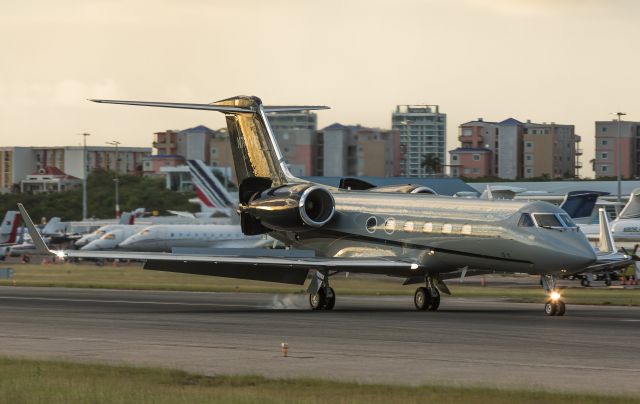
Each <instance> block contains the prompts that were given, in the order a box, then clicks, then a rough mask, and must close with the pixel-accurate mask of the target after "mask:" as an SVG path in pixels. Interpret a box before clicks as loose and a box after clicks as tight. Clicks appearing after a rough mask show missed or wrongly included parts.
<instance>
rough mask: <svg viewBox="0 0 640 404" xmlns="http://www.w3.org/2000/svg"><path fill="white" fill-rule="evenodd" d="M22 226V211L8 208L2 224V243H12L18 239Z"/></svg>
mask: <svg viewBox="0 0 640 404" xmlns="http://www.w3.org/2000/svg"><path fill="white" fill-rule="evenodd" d="M19 226H20V213H19V212H18V211H16V210H8V211H7V213H6V214H5V215H4V219H3V220H2V225H0V243H1V244H5V243H6V244H12V243H15V242H16V241H17V240H18V227H19Z"/></svg>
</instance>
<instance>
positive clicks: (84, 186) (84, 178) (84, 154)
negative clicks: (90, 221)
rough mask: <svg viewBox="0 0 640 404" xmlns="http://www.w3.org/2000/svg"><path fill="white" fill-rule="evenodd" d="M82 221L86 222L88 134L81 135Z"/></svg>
mask: <svg viewBox="0 0 640 404" xmlns="http://www.w3.org/2000/svg"><path fill="white" fill-rule="evenodd" d="M80 136H82V137H83V144H82V220H87V216H88V212H87V172H88V171H89V170H87V136H91V135H90V134H89V133H82V134H80Z"/></svg>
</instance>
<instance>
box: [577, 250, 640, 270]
mask: <svg viewBox="0 0 640 404" xmlns="http://www.w3.org/2000/svg"><path fill="white" fill-rule="evenodd" d="M635 261H636V260H635V258H634V257H633V256H631V255H627V254H623V253H619V252H616V253H611V254H598V260H597V261H596V262H595V263H593V264H591V265H589V266H588V267H587V268H585V269H584V272H598V271H612V270H614V269H622V268H626V267H628V266H629V265H631V264H633V263H635Z"/></svg>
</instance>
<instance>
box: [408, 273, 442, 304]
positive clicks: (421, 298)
mask: <svg viewBox="0 0 640 404" xmlns="http://www.w3.org/2000/svg"><path fill="white" fill-rule="evenodd" d="M413 303H414V304H415V305H416V309H418V310H428V311H436V310H438V307H440V292H439V291H438V288H436V286H435V285H434V284H433V280H432V279H431V278H430V277H427V285H426V287H425V286H421V287H419V288H418V289H416V293H415V295H414V296H413Z"/></svg>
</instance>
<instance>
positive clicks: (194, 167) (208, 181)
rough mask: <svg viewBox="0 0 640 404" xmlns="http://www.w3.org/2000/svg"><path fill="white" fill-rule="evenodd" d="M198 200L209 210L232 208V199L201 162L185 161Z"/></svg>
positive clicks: (209, 169)
mask: <svg viewBox="0 0 640 404" xmlns="http://www.w3.org/2000/svg"><path fill="white" fill-rule="evenodd" d="M187 164H188V165H189V171H190V172H191V178H192V180H193V185H194V187H195V190H196V194H197V195H198V198H199V199H200V200H201V201H202V203H204V204H205V206H207V207H209V208H220V209H226V208H231V207H233V206H234V205H235V204H234V201H233V197H232V196H231V195H229V192H228V191H227V189H226V188H225V186H224V185H222V184H221V183H220V181H219V180H218V179H217V178H216V176H215V175H213V173H212V172H211V168H209V167H208V166H207V165H206V164H204V163H203V162H202V160H187Z"/></svg>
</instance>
